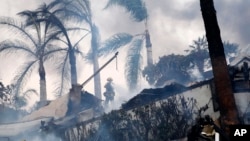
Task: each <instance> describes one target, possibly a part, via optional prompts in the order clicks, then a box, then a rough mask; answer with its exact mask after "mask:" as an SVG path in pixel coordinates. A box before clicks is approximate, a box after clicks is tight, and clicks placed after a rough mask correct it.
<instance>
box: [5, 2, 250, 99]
mask: <svg viewBox="0 0 250 141" xmlns="http://www.w3.org/2000/svg"><path fill="white" fill-rule="evenodd" d="M0 1H1V8H0V16H10V17H14V16H15V17H16V15H15V14H16V13H18V12H20V11H22V10H34V9H36V8H37V6H38V5H39V4H41V3H43V2H48V1H49V0H0ZM214 1H215V8H216V11H217V19H218V22H219V26H220V30H221V36H222V40H224V41H230V42H234V43H237V44H239V45H240V47H246V46H247V45H248V44H249V39H248V38H249V35H250V28H249V25H250V18H249V17H250V9H249V5H250V1H249V0H214ZM106 2H107V0H91V3H92V10H93V16H94V22H95V23H96V25H97V26H98V27H99V29H100V33H101V38H102V40H105V39H107V38H108V37H110V36H111V35H113V34H115V33H119V32H128V33H131V34H138V33H142V32H143V31H144V24H143V23H135V22H133V21H132V20H131V18H130V17H129V14H127V13H126V12H125V10H124V9H123V8H121V7H111V8H110V9H107V10H104V9H103V8H104V6H105V4H106ZM145 2H146V6H147V8H148V14H149V19H148V28H149V32H150V35H151V42H152V45H153V58H154V62H157V61H158V58H159V57H160V56H163V55H167V54H171V53H183V52H184V50H185V49H187V48H188V45H190V44H191V43H192V41H193V40H195V39H197V38H198V37H201V36H203V35H205V30H204V24H203V19H202V16H201V11H200V5H199V0H145ZM0 29H1V27H0ZM6 38H8V36H7V34H6V33H5V32H4V33H3V32H1V33H0V41H2V40H3V39H6ZM86 42H87V41H86ZM144 53H145V52H144ZM125 54H126V49H122V50H120V55H119V56H118V70H116V67H115V64H116V63H115V62H112V63H111V64H110V65H109V66H108V67H107V68H105V69H104V70H103V71H102V72H101V74H102V84H103V85H104V83H105V79H106V77H108V76H112V77H113V78H114V82H115V84H116V86H117V88H118V89H119V90H120V91H123V90H126V87H125V79H124V76H123V73H124V71H123V66H124V60H125V59H124V58H125ZM111 56H112V55H110V56H108V57H107V58H103V59H102V61H100V65H102V64H103V63H105V61H106V60H108V59H109V58H110V57H111ZM0 57H1V61H0V65H1V66H2V67H3V66H4V68H1V69H0V80H2V81H3V82H5V83H10V79H12V76H13V73H14V72H15V67H14V66H13V64H14V63H9V60H11V59H12V60H13V61H12V62H16V64H18V63H21V62H22V61H18V60H16V59H15V57H16V56H12V57H9V58H10V59H9V58H8V59H7V60H6V56H5V57H2V56H0ZM77 63H78V65H79V66H80V67H79V68H78V71H79V77H80V78H79V81H80V82H79V83H82V82H83V81H84V80H86V79H87V77H88V76H90V75H91V73H92V67H91V66H90V65H86V64H85V63H84V62H77ZM15 66H17V65H15ZM6 70H7V71H6ZM32 77H33V78H34V79H33V80H32V81H30V82H31V83H32V85H30V87H33V86H34V84H36V83H37V84H38V82H39V81H38V76H32ZM48 77H50V78H48ZM53 77H55V74H54V72H53V71H52V70H49V69H48V72H47V79H48V87H49V88H48V89H49V93H52V92H51V91H52V88H51V87H54V86H53V85H52V84H53V83H54V82H53V81H52V80H53ZM92 83H93V82H90V83H89V84H88V85H87V86H86V90H87V91H90V92H93V84H92ZM141 83H142V85H145V81H142V82H141ZM36 87H37V85H36ZM49 97H52V96H49Z"/></svg>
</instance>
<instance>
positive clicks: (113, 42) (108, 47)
mask: <svg viewBox="0 0 250 141" xmlns="http://www.w3.org/2000/svg"><path fill="white" fill-rule="evenodd" d="M132 39H133V36H132V35H130V34H127V33H118V34H115V35H113V36H112V37H110V38H109V39H107V40H106V41H105V42H104V43H103V44H102V46H101V48H100V49H99V51H98V54H99V56H105V55H107V54H110V53H112V52H116V51H117V49H119V48H120V47H122V46H125V45H127V44H128V43H130V42H131V40H132Z"/></svg>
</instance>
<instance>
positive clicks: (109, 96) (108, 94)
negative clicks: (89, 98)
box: [103, 77, 115, 106]
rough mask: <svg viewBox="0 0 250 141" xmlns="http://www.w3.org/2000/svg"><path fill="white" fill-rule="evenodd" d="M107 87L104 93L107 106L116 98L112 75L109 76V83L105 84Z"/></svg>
mask: <svg viewBox="0 0 250 141" xmlns="http://www.w3.org/2000/svg"><path fill="white" fill-rule="evenodd" d="M104 87H105V88H106V91H105V92H104V93H103V95H104V96H105V102H104V104H105V106H107V105H108V104H109V102H112V101H113V100H114V96H115V91H114V87H113V79H112V78H111V77H109V78H107V83H106V84H105V86H104Z"/></svg>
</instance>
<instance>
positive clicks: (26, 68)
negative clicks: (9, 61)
mask: <svg viewBox="0 0 250 141" xmlns="http://www.w3.org/2000/svg"><path fill="white" fill-rule="evenodd" d="M36 62H37V60H34V61H30V62H28V63H25V64H24V65H23V66H21V69H19V70H20V71H19V72H18V73H17V75H16V76H15V77H14V79H13V80H12V81H13V84H14V85H15V88H14V94H15V95H16V96H19V95H20V94H21V92H22V89H23V87H24V86H25V84H26V82H27V79H28V78H29V76H30V74H31V72H32V70H33V68H34V64H35V63H36Z"/></svg>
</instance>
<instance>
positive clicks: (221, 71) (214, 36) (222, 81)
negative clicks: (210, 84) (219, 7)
mask: <svg viewBox="0 0 250 141" xmlns="http://www.w3.org/2000/svg"><path fill="white" fill-rule="evenodd" d="M200 6H201V12H202V16H203V20H204V24H205V30H206V37H207V41H208V49H209V55H210V58H211V63H212V68H213V73H214V83H215V90H216V94H217V95H218V99H219V101H218V102H219V106H220V115H221V119H220V122H221V126H222V128H224V129H226V132H227V133H228V125H235V124H239V117H238V111H237V107H236V104H235V99H234V95H233V90H232V85H231V81H230V77H229V72H228V67H227V63H226V59H225V54H224V49H223V44H222V40H221V37H220V29H219V25H218V22H217V17H216V11H215V8H214V4H213V0H200Z"/></svg>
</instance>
